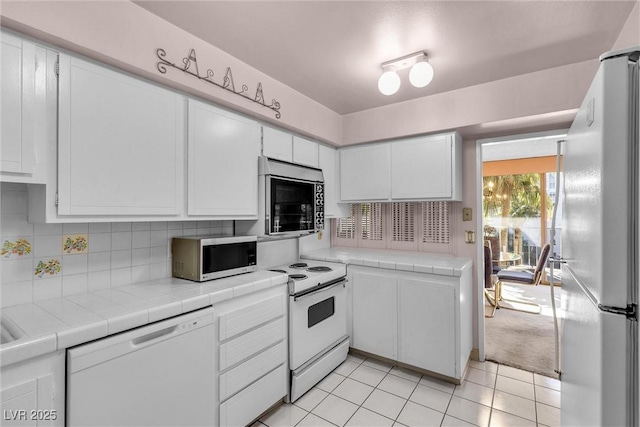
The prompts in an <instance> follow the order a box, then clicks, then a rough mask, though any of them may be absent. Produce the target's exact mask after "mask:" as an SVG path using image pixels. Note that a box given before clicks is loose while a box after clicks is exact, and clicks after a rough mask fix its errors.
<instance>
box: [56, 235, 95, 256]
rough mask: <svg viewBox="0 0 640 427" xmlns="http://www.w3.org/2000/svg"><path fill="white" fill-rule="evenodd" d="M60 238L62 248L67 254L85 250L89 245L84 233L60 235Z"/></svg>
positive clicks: (79, 252) (80, 252)
mask: <svg viewBox="0 0 640 427" xmlns="http://www.w3.org/2000/svg"><path fill="white" fill-rule="evenodd" d="M62 240H63V241H64V243H63V246H62V250H63V251H64V252H66V253H68V254H82V253H85V252H87V249H88V247H89V244H88V243H87V235H86V234H75V235H65V236H62Z"/></svg>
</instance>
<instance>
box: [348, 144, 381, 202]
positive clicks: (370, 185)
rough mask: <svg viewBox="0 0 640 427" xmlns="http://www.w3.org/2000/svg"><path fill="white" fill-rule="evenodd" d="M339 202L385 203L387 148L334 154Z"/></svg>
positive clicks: (374, 146) (371, 147)
mask: <svg viewBox="0 0 640 427" xmlns="http://www.w3.org/2000/svg"><path fill="white" fill-rule="evenodd" d="M338 152H339V153H340V198H341V200H342V201H345V202H347V201H354V202H357V201H367V200H387V199H389V144H369V145H361V146H357V147H349V148H343V149H340V150H338Z"/></svg>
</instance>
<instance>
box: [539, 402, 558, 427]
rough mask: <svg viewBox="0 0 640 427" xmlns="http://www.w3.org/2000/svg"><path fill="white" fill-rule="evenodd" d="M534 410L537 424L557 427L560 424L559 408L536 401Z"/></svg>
mask: <svg viewBox="0 0 640 427" xmlns="http://www.w3.org/2000/svg"><path fill="white" fill-rule="evenodd" d="M536 412H537V414H538V423H539V424H544V425H546V426H549V427H558V426H559V425H560V409H558V408H554V407H553V406H549V405H545V404H543V403H536Z"/></svg>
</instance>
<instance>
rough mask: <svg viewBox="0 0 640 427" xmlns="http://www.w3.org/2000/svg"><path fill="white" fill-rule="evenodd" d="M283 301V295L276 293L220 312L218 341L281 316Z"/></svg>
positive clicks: (284, 298)
mask: <svg viewBox="0 0 640 427" xmlns="http://www.w3.org/2000/svg"><path fill="white" fill-rule="evenodd" d="M285 302H286V297H285V296H284V295H276V296H274V297H271V298H268V299H265V300H262V301H258V302H257V303H255V304H251V305H248V306H246V307H243V308H241V309H239V310H235V311H231V312H229V313H225V314H222V315H221V316H220V318H219V325H220V326H219V328H220V341H221V342H222V341H224V340H227V339H229V338H232V337H234V336H236V335H238V334H241V333H243V332H245V331H248V330H249V329H252V328H255V327H256V326H258V325H261V324H262V323H265V322H268V321H269V320H272V319H275V318H277V317H280V316H282V315H283V314H284V313H286V305H285Z"/></svg>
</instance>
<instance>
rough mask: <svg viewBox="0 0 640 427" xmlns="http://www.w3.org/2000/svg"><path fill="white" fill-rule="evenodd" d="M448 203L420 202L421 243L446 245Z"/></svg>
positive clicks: (447, 241) (447, 236)
mask: <svg viewBox="0 0 640 427" xmlns="http://www.w3.org/2000/svg"><path fill="white" fill-rule="evenodd" d="M449 234H450V231H449V203H447V202H422V242H423V243H442V244H448V243H449V239H450V235H449Z"/></svg>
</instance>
